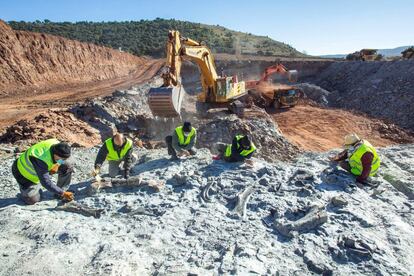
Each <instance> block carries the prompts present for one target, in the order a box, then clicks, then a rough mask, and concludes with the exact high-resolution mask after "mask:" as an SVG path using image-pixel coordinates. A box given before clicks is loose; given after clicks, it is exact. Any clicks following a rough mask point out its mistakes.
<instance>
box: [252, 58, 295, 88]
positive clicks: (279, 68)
mask: <svg viewBox="0 0 414 276" xmlns="http://www.w3.org/2000/svg"><path fill="white" fill-rule="evenodd" d="M273 74H278V75H284V76H287V78H288V80H289V82H296V81H297V79H298V71H296V70H287V69H286V67H285V66H284V65H283V64H281V63H278V64H276V65H272V66H269V67H267V68H266V69H265V70H264V72H263V73H262V76H261V78H260V79H259V80H253V81H246V88H247V89H250V88H256V86H257V85H259V84H260V83H262V82H268V81H269V77H270V76H271V75H273Z"/></svg>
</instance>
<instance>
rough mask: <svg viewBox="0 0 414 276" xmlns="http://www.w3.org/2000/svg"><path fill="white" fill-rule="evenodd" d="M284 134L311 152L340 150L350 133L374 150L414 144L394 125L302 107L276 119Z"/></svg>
mask: <svg viewBox="0 0 414 276" xmlns="http://www.w3.org/2000/svg"><path fill="white" fill-rule="evenodd" d="M273 118H274V120H275V121H276V122H277V123H278V125H279V128H280V130H281V131H282V132H283V134H284V135H285V136H286V137H287V138H288V139H289V140H290V141H291V142H292V143H294V144H296V145H297V146H299V147H300V148H302V149H305V150H309V151H318V152H322V151H326V150H330V149H332V148H338V147H340V146H341V145H342V143H343V137H344V135H346V134H347V133H352V132H355V133H357V134H358V135H359V136H360V137H361V138H365V139H367V140H369V141H370V142H371V143H372V144H373V145H374V146H378V147H383V146H387V145H394V144H398V143H408V142H411V143H412V142H414V136H413V135H412V134H410V133H408V132H406V131H404V130H402V129H401V128H398V127H396V126H395V125H393V124H387V123H384V122H383V121H380V120H377V119H373V118H368V117H366V116H363V115H358V114H354V113H351V112H348V111H344V110H340V109H324V108H320V107H315V106H310V105H298V106H295V107H293V108H290V109H286V110H283V111H282V112H279V113H276V114H274V115H273Z"/></svg>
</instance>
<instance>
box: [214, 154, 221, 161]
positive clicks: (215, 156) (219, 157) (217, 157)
mask: <svg viewBox="0 0 414 276" xmlns="http://www.w3.org/2000/svg"><path fill="white" fill-rule="evenodd" d="M212 158H213V160H220V159H221V155H219V154H218V155H213V157H212Z"/></svg>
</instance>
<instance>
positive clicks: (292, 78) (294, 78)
mask: <svg viewBox="0 0 414 276" xmlns="http://www.w3.org/2000/svg"><path fill="white" fill-rule="evenodd" d="M288 77H289V81H290V82H296V81H297V80H298V71H297V70H289V71H288Z"/></svg>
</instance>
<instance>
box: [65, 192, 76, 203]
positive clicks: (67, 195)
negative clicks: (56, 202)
mask: <svg viewBox="0 0 414 276" xmlns="http://www.w3.org/2000/svg"><path fill="white" fill-rule="evenodd" d="M62 199H63V200H65V201H72V200H74V199H75V197H74V196H73V193H72V192H63V193H62Z"/></svg>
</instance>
